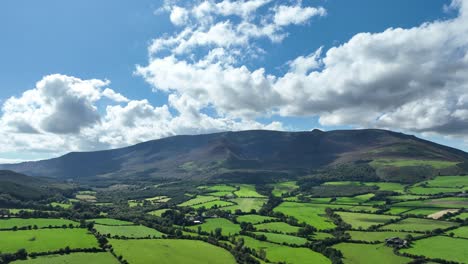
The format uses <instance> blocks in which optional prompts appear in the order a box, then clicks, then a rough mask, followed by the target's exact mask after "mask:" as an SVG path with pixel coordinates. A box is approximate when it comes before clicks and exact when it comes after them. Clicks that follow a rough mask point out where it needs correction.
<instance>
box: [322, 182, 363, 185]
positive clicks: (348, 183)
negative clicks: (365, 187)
mask: <svg viewBox="0 0 468 264" xmlns="http://www.w3.org/2000/svg"><path fill="white" fill-rule="evenodd" d="M322 185H361V182H358V181H331V182H325V183H323V184H322Z"/></svg>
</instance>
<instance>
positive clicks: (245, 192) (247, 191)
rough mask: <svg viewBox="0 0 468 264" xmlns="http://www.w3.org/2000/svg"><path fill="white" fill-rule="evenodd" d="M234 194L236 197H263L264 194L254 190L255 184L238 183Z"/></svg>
mask: <svg viewBox="0 0 468 264" xmlns="http://www.w3.org/2000/svg"><path fill="white" fill-rule="evenodd" d="M234 194H235V195H236V196H237V197H241V198H242V197H244V198H264V197H265V196H263V195H261V194H259V193H258V192H257V191H256V190H255V185H251V184H239V190H237V191H235V192H234Z"/></svg>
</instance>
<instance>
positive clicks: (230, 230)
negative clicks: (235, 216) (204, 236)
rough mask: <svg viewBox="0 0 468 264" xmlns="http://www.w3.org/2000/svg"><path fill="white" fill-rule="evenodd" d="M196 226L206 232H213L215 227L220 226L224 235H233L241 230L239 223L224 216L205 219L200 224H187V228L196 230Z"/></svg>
mask: <svg viewBox="0 0 468 264" xmlns="http://www.w3.org/2000/svg"><path fill="white" fill-rule="evenodd" d="M198 227H201V230H202V231H203V232H207V233H211V232H213V233H214V232H215V230H216V228H221V229H222V234H223V235H226V236H228V235H235V234H237V233H239V231H240V230H241V228H240V226H239V225H237V224H234V223H233V222H231V221H229V220H227V219H224V218H213V219H207V220H206V222H205V223H203V224H201V225H195V226H189V227H188V228H189V229H190V230H193V231H195V232H196V231H197V230H198Z"/></svg>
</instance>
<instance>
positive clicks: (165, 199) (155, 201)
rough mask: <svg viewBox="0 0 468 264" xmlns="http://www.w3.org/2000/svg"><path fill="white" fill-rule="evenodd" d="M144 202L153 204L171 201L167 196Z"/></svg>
mask: <svg viewBox="0 0 468 264" xmlns="http://www.w3.org/2000/svg"><path fill="white" fill-rule="evenodd" d="M145 200H146V201H150V202H153V203H167V202H169V201H170V200H171V198H170V197H167V196H154V197H151V198H146V199H145Z"/></svg>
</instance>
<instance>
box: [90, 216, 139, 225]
mask: <svg viewBox="0 0 468 264" xmlns="http://www.w3.org/2000/svg"><path fill="white" fill-rule="evenodd" d="M88 221H90V222H91V221H92V222H94V223H96V224H100V225H110V226H124V225H134V223H132V222H128V221H122V220H118V219H112V218H95V219H89V220H88Z"/></svg>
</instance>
